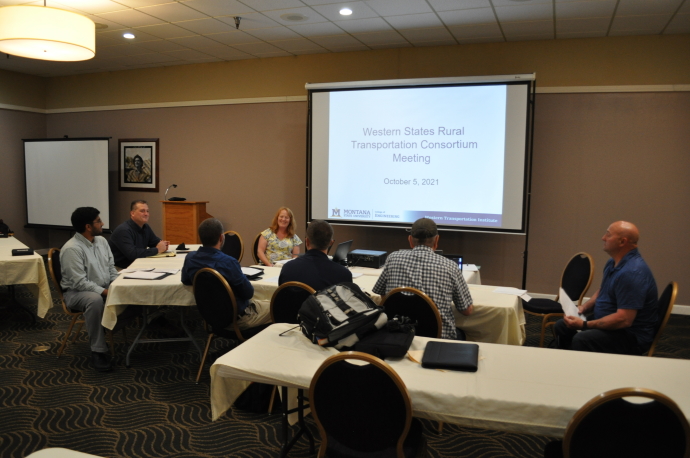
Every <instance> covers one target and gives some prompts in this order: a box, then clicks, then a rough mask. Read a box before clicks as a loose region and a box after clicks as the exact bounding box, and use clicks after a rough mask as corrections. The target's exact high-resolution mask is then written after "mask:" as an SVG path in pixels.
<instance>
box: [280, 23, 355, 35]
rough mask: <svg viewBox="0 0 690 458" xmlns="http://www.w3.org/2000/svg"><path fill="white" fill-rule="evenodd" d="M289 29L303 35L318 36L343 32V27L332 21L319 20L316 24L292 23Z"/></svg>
mask: <svg viewBox="0 0 690 458" xmlns="http://www.w3.org/2000/svg"><path fill="white" fill-rule="evenodd" d="M290 29H292V30H294V31H295V32H297V33H299V34H300V35H302V36H304V37H318V36H326V35H339V34H342V33H343V29H341V28H340V27H338V26H337V25H335V24H334V23H332V22H321V23H318V24H303V25H293V26H290Z"/></svg>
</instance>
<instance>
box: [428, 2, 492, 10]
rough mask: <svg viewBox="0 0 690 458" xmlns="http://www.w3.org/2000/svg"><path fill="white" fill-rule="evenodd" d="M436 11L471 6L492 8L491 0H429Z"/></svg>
mask: <svg viewBox="0 0 690 458" xmlns="http://www.w3.org/2000/svg"><path fill="white" fill-rule="evenodd" d="M429 3H430V4H431V6H432V7H433V8H434V10H436V11H452V10H464V9H469V8H490V7H491V3H489V0H463V1H461V2H459V1H458V0H429Z"/></svg>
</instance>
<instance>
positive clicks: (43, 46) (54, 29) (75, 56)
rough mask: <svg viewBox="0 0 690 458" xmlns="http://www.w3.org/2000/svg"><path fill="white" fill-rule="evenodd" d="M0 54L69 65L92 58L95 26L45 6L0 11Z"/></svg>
mask: <svg viewBox="0 0 690 458" xmlns="http://www.w3.org/2000/svg"><path fill="white" fill-rule="evenodd" d="M0 52H4V53H7V54H12V55H15V56H20V57H28V58H30V59H41V60H54V61H62V62H73V61H79V60H87V59H91V58H93V56H95V55H96V26H95V24H94V22H93V21H92V20H91V19H89V18H87V17H85V16H82V15H81V14H77V13H72V12H71V11H65V10H61V9H57V8H49V7H47V6H30V5H15V6H4V7H1V8H0Z"/></svg>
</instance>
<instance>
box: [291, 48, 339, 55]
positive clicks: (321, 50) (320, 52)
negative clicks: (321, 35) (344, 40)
mask: <svg viewBox="0 0 690 458" xmlns="http://www.w3.org/2000/svg"><path fill="white" fill-rule="evenodd" d="M319 48H320V50H318V51H291V53H292V54H294V55H296V56H304V55H306V54H325V53H328V52H330V51H329V50H327V49H323V48H321V47H319Z"/></svg>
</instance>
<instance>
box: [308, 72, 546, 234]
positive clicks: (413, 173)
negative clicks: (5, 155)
mask: <svg viewBox="0 0 690 458" xmlns="http://www.w3.org/2000/svg"><path fill="white" fill-rule="evenodd" d="M533 84H534V75H512V76H509V77H506V76H502V77H480V78H472V79H470V78H456V79H448V78H443V79H430V80H403V81H400V80H392V81H372V82H360V83H332V84H331V83H327V84H308V85H307V89H308V90H309V102H310V110H309V128H310V131H309V145H308V148H309V152H308V153H309V154H308V156H309V170H308V179H309V183H308V188H309V192H308V199H309V203H308V209H309V220H310V221H311V220H314V219H325V220H328V221H329V222H331V223H335V224H349V225H363V226H384V227H390V226H393V227H409V225H410V224H411V223H412V222H414V221H415V220H417V219H418V218H421V217H427V218H432V219H434V220H435V221H436V223H437V224H438V226H439V228H440V229H446V230H465V231H467V230H469V231H489V232H507V233H525V225H526V224H525V221H526V205H527V203H526V198H527V191H526V185H527V177H528V172H529V170H528V164H529V160H528V159H529V145H530V144H531V142H530V141H529V140H530V133H531V130H530V103H529V102H530V98H531V94H532V89H533Z"/></svg>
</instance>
